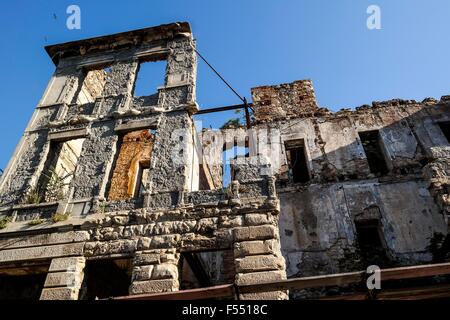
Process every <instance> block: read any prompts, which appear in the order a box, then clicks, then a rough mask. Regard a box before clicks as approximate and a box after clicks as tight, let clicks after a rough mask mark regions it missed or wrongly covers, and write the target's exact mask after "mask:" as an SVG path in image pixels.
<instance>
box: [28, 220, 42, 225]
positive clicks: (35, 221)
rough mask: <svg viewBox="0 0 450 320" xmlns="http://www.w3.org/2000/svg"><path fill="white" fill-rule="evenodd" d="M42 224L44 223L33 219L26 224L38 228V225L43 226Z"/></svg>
mask: <svg viewBox="0 0 450 320" xmlns="http://www.w3.org/2000/svg"><path fill="white" fill-rule="evenodd" d="M43 223H44V220H43V219H34V220H31V221H30V222H28V224H29V225H30V226H38V225H40V224H43Z"/></svg>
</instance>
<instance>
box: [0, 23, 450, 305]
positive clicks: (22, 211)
mask: <svg viewBox="0 0 450 320" xmlns="http://www.w3.org/2000/svg"><path fill="white" fill-rule="evenodd" d="M194 48H195V41H194V40H193V37H192V34H191V30H190V27H189V24H187V23H175V24H170V25H163V26H159V27H154V28H147V29H142V30H136V31H131V32H126V33H121V34H116V35H111V36H106V37H100V38H93V39H87V40H82V41H77V42H71V43H66V44H61V45H55V46H50V47H47V51H48V53H49V55H50V56H51V57H52V59H53V61H54V63H55V65H56V71H55V73H54V75H53V77H52V79H51V81H50V83H49V86H48V88H47V90H46V92H45V93H44V96H43V98H42V100H41V101H40V103H39V104H38V106H37V108H36V110H35V112H34V114H33V116H32V119H31V121H30V123H29V125H28V127H27V129H26V131H25V133H24V135H23V137H22V139H21V141H20V143H19V145H18V147H17V149H16V151H15V153H14V155H13V157H12V159H11V161H10V163H9V165H8V167H7V168H6V170H5V172H4V174H3V175H2V176H1V177H0V219H1V220H0V222H1V223H0V228H1V229H0V283H3V282H2V281H4V282H5V283H9V282H8V281H10V280H11V278H10V277H12V278H13V279H16V278H14V277H21V276H24V275H26V276H30V277H31V278H30V279H31V280H29V281H31V282H30V283H35V284H36V283H37V282H36V281H37V280H38V279H44V280H45V281H41V282H42V283H41V287H42V288H41V290H40V292H38V291H36V290H37V289H36V285H34V287H33V290H31V291H30V290H29V291H28V295H27V296H31V295H32V294H34V296H36V292H37V293H38V298H39V297H40V299H82V298H84V297H87V296H89V297H98V298H102V297H104V296H102V295H104V293H100V291H95V290H94V289H92V288H95V287H96V286H97V287H98V286H100V287H101V286H102V285H101V283H97V284H95V283H94V284H93V283H92V281H95V277H92V276H90V274H89V273H90V272H92V270H93V269H95V265H96V263H97V262H99V261H103V262H104V261H110V262H111V264H110V265H109V267H108V268H109V269H108V270H106V269H104V270H105V274H106V276H107V277H109V276H110V273H109V272H111V274H117V279H115V276H112V278H111V279H113V280H111V281H115V280H117V281H119V278H120V279H121V280H120V281H121V282H120V285H119V282H118V284H117V286H116V287H120V286H122V285H123V284H124V285H125V291H126V292H125V294H132V295H135V294H147V293H158V292H171V291H177V290H183V289H185V288H191V287H201V286H212V285H216V284H223V282H225V283H230V282H232V283H234V284H235V285H236V286H237V287H238V286H239V285H249V284H259V283H263V282H274V281H280V280H283V279H286V278H290V277H300V276H314V275H321V274H330V273H339V272H347V271H354V270H364V269H365V268H366V267H367V265H368V264H370V263H380V264H386V265H389V266H397V265H398V266H400V265H412V264H421V263H429V262H433V261H443V260H448V258H449V255H448V250H449V248H450V245H449V242H450V240H449V237H448V220H449V219H448V215H449V212H450V211H449V203H450V200H449V199H450V198H449V178H448V177H449V174H450V173H449V168H450V163H449V161H450V160H449V159H450V143H449V141H448V139H450V137H448V136H446V134H447V133H446V132H447V131H446V130H447V129H446V126H447V125H448V123H450V113H449V111H448V107H449V104H450V99H449V98H448V97H442V99H441V100H439V101H438V100H435V99H431V98H429V99H426V100H424V101H422V102H416V101H412V100H399V99H397V100H391V101H386V102H374V103H373V104H372V106H369V105H365V106H362V107H359V108H356V110H349V109H344V110H341V111H339V112H335V113H333V112H331V111H329V110H328V109H326V108H321V107H319V106H318V104H317V102H316V98H315V93H314V89H313V86H312V82H311V81H310V80H305V81H296V82H294V83H291V84H281V85H278V86H264V87H257V88H253V89H252V96H253V109H254V114H253V121H252V128H251V129H250V130H244V129H243V128H237V129H224V130H209V129H208V130H202V131H201V132H199V133H197V131H196V128H195V126H194V121H193V117H194V115H195V113H196V112H197V111H198V105H197V103H196V96H195V84H196V83H195V81H196V55H195V51H194ZM158 60H165V61H166V62H167V68H166V75H165V83H164V85H163V86H162V87H159V88H155V92H154V94H152V95H149V96H144V97H136V96H135V95H134V87H135V82H136V79H137V75H138V73H139V68H140V65H141V64H142V63H151V62H152V61H158ZM449 130H450V127H449ZM449 132H450V131H449ZM70 141H77V146H78V142H80V141H81V143H82V147H81V149H80V150H81V152H72V153H69V151H67V150H68V149H67V148H57V147H55V146H59V145H60V144H61V143H63V144H65V145H66V146H67V145H68V146H70V145H71V144H70V143H69V144H67V142H70ZM236 146H238V147H247V148H248V152H247V154H245V155H242V156H237V157H235V159H234V160H233V161H232V163H231V168H230V170H231V173H232V178H231V183H230V185H229V186H224V185H223V179H222V172H223V164H222V163H221V161H222V159H223V157H222V152H224V150H228V149H230V148H232V147H236ZM69 149H70V148H69ZM64 150H66V151H64ZM70 150H71V151H73V150H72V149H70ZM68 154H70V156H68ZM53 158H55V159H56V163H63V164H65V165H61V167H63V168H71V170H72V171H73V172H72V173H71V175H70V179H68V178H66V177H61V175H60V174H59V173H56V176H54V177H53V179H54V180H55V179H56V181H57V182H59V183H61V186H63V187H62V188H64V191H65V192H64V193H61V194H59V193H55V195H54V196H52V198H51V199H50V198H48V197H47V198H46V197H45V196H44V195H43V194H42V192H44V191H45V190H47V189H48V186H49V182H48V181H49V178H46V179H44V178H45V177H47V174H46V173H47V172H48V170H49V163H50V162H51V161H50V160H49V159H53ZM61 159H64V160H65V161H62V160H61ZM67 159H69V160H70V163H68V160H67ZM374 159H375V160H374ZM52 161H53V160H52ZM58 161H60V162H58ZM43 177H44V178H43ZM371 241H372V242H371ZM368 252H369V253H370V254H368ZM374 259H375V262H374V261H373V260H374ZM376 259H378V260H376ZM102 268H103V267H102ZM104 268H106V267H104ZM34 275H37V276H34ZM33 277H34V278H33ZM17 279H18V278H17ZM23 281H24V283H25V285H24V286H23V287H24V288H25V289H26V281H28V280H26V279H25V280H23ZM98 281H100V279H98ZM111 292H112V291H111ZM115 292H119V291H115ZM120 292H121V293H120V294H123V293H122V291H120ZM6 294H7V293H6V292H1V288H0V297H2V296H5V295H6ZM114 294H116V293H111V295H114ZM117 294H118V293H117ZM288 294H289V295H290V297H291V298H302V297H315V296H318V295H319V296H320V295H324V294H327V290H325V289H324V290H322V291H320V292H315V293H314V292H313V293H311V292H307V291H302V292H294V291H292V292H289V293H288V292H285V291H271V292H263V293H245V294H244V293H240V294H239V298H240V299H287V298H288ZM107 297H108V296H106V298H107Z"/></svg>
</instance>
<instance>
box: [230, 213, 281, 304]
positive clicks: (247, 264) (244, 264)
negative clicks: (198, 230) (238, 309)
mask: <svg viewBox="0 0 450 320" xmlns="http://www.w3.org/2000/svg"><path fill="white" fill-rule="evenodd" d="M247 216H250V215H247ZM258 219H259V220H262V219H266V218H265V215H260V214H252V215H251V218H249V217H246V220H247V221H248V220H254V221H256V220H258ZM233 232H234V257H235V266H236V280H235V283H236V284H237V285H249V284H258V283H261V282H270V281H279V280H283V279H286V267H285V261H284V258H283V256H282V255H281V249H280V240H279V236H278V229H277V228H276V227H275V226H273V225H269V224H265V225H258V226H249V227H242V228H236V229H234V231H233ZM239 299H241V300H287V299H288V294H287V291H270V292H258V293H242V294H240V295H239Z"/></svg>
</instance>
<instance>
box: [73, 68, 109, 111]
mask: <svg viewBox="0 0 450 320" xmlns="http://www.w3.org/2000/svg"><path fill="white" fill-rule="evenodd" d="M110 73H111V68H109V67H108V66H105V67H98V68H92V69H85V70H83V76H84V78H83V82H82V83H81V85H80V86H79V88H78V92H77V93H76V94H75V98H74V101H73V103H76V104H85V103H92V102H95V99H97V98H99V97H101V96H102V94H103V89H104V88H105V84H106V81H107V78H108V74H110Z"/></svg>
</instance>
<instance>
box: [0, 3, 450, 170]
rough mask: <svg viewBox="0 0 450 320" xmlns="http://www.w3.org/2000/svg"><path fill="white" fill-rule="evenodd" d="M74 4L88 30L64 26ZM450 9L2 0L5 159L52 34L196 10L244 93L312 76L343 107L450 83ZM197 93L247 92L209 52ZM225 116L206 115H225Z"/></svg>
mask: <svg viewBox="0 0 450 320" xmlns="http://www.w3.org/2000/svg"><path fill="white" fill-rule="evenodd" d="M71 4H76V5H78V6H80V8H81V14H82V21H81V30H68V29H67V28H66V19H67V17H68V15H67V14H66V8H67V7H68V6H69V5H71ZM371 4H376V5H379V6H380V8H381V13H382V16H381V19H382V29H381V30H368V29H367V27H366V19H367V17H368V15H367V13H366V9H367V7H368V6H369V5H371ZM449 12H450V1H448V0H429V1H420V0H371V1H366V0H339V1H330V0H296V1H294V0H279V1H273V0H240V1H229V0H228V1H222V0H215V1H210V0H190V1H187V0H186V1H181V0H179V1H173V0H172V1H159V0H152V1H139V0H128V1H99V0H97V1H92V0H90V1H84V0H81V1H80V0H73V1H61V0H60V1H49V0H47V1H44V0H40V1H37V0H36V1H23V0H22V1H21V0H18V1H8V2H3V3H2V5H1V19H0V36H1V39H2V46H1V48H2V50H0V67H1V71H2V72H1V74H0V90H1V91H0V92H1V100H0V104H1V108H2V113H1V114H2V117H1V118H0V123H1V125H0V136H1V139H0V168H4V167H5V166H6V164H7V161H8V159H9V158H10V156H11V154H12V152H13V150H14V148H15V146H16V144H17V142H18V141H19V139H20V136H21V134H22V132H23V130H24V128H25V127H26V124H27V122H28V120H29V118H30V117H31V114H32V112H33V109H34V107H35V106H36V104H37V103H38V101H39V100H40V98H41V96H42V94H43V92H44V89H45V87H46V85H47V82H48V80H49V79H50V77H51V75H52V73H53V71H54V66H53V64H52V62H51V61H50V59H49V57H48V56H47V55H46V53H45V51H44V46H46V45H49V44H55V43H60V42H67V41H72V40H76V39H82V38H87V37H93V36H100V35H105V34H111V33H116V32H122V31H126V30H132V29H138V28H144V27H148V26H153V25H159V24H163V23H170V22H174V21H189V22H190V23H191V26H192V29H193V32H194V35H195V37H196V39H197V45H198V49H199V51H200V52H201V53H202V54H203V55H204V56H205V57H207V59H208V60H209V61H210V62H211V63H212V64H213V65H214V66H215V67H216V68H217V69H218V70H219V71H220V72H221V73H222V74H223V75H224V77H225V78H226V79H227V80H228V81H229V82H231V83H232V84H233V86H234V87H235V88H236V89H237V91H238V92H240V94H241V95H243V96H246V97H248V98H250V88H251V87H255V86H258V85H268V84H278V83H285V82H291V81H293V80H298V79H307V78H310V79H312V80H313V82H314V85H315V89H316V95H317V99H318V102H319V104H320V105H321V106H326V107H329V108H331V109H332V110H338V109H340V108H343V107H356V106H359V105H362V104H365V103H370V102H372V101H374V100H385V99H390V98H397V97H399V98H407V99H417V100H422V99H423V98H425V97H435V98H439V97H440V96H442V95H446V94H450V86H449V82H450V81H449V75H450V63H449V52H450V41H448V34H449V31H450V19H448V14H449ZM197 96H198V101H199V103H200V105H201V107H202V108H207V107H208V108H209V107H215V106H222V105H228V104H236V103H239V100H237V98H236V97H235V96H234V95H233V94H232V93H231V92H230V91H229V90H228V89H227V88H226V87H225V86H224V85H223V84H222V83H221V82H220V81H219V80H218V78H217V77H216V76H215V75H214V74H213V73H212V72H211V71H210V70H209V69H208V68H207V67H206V66H205V65H204V64H203V63H201V62H199V70H198V87H197ZM226 116H227V115H220V116H214V117H213V118H210V119H209V123H210V124H211V125H213V126H219V125H220V124H222V123H223V122H224V119H225V118H226ZM231 116H234V115H233V114H231Z"/></svg>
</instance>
